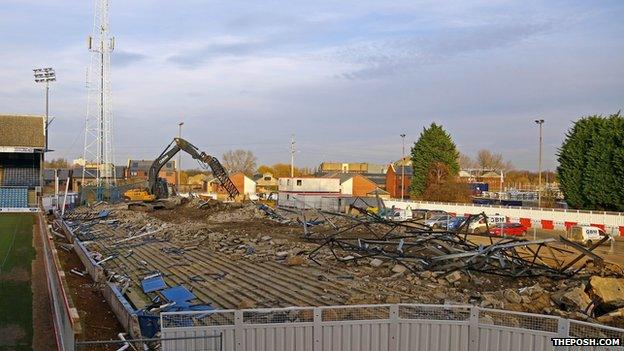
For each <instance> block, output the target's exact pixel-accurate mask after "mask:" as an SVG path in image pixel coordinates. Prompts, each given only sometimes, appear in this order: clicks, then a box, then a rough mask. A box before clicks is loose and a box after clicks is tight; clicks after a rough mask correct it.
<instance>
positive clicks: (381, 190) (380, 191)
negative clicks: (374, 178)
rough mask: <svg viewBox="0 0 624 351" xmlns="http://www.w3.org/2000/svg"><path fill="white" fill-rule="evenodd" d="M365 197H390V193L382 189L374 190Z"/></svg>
mask: <svg viewBox="0 0 624 351" xmlns="http://www.w3.org/2000/svg"><path fill="white" fill-rule="evenodd" d="M366 195H372V196H375V195H390V193H389V192H387V191H385V190H383V189H380V188H376V189H375V190H373V191H371V192H369V193H368V194H366Z"/></svg>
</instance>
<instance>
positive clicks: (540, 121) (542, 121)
mask: <svg viewBox="0 0 624 351" xmlns="http://www.w3.org/2000/svg"><path fill="white" fill-rule="evenodd" d="M535 123H537V124H542V123H544V120H543V119H536V120H535Z"/></svg>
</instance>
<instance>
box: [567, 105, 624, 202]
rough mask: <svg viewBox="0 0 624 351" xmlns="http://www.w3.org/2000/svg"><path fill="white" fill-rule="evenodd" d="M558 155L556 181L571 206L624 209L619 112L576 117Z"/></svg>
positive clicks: (623, 133)
mask: <svg viewBox="0 0 624 351" xmlns="http://www.w3.org/2000/svg"><path fill="white" fill-rule="evenodd" d="M558 156H559V157H558V161H559V167H558V168H557V172H558V175H559V182H560V185H561V190H562V191H563V193H564V195H565V198H566V201H567V203H568V205H570V207H573V208H579V209H588V210H613V211H624V187H623V186H622V184H624V118H622V116H620V113H619V112H618V113H616V114H613V115H610V116H608V117H603V116H588V117H585V118H581V119H580V120H578V121H577V122H576V123H575V124H574V126H573V127H572V128H571V129H570V130H569V131H568V133H567V134H566V139H565V140H564V142H563V144H562V146H561V148H560V149H559V155H558Z"/></svg>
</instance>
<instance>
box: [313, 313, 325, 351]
mask: <svg viewBox="0 0 624 351" xmlns="http://www.w3.org/2000/svg"><path fill="white" fill-rule="evenodd" d="M313 312H314V319H313V321H314V325H313V326H312V337H313V338H314V345H312V350H314V351H321V350H322V349H323V343H322V341H323V340H322V339H323V326H322V325H321V322H322V321H323V315H322V310H321V309H320V308H319V307H314V310H313Z"/></svg>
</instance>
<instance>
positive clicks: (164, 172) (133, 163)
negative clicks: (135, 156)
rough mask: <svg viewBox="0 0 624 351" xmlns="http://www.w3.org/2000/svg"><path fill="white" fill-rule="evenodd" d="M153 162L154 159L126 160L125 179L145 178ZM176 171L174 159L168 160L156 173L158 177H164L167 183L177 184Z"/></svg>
mask: <svg viewBox="0 0 624 351" xmlns="http://www.w3.org/2000/svg"><path fill="white" fill-rule="evenodd" d="M153 162H154V160H128V167H127V168H126V179H143V180H147V178H148V173H149V169H150V167H151V166H152V163H153ZM176 171H177V169H176V164H175V161H169V162H167V163H165V165H164V166H163V167H162V169H161V170H160V172H159V173H158V177H159V178H162V179H165V180H166V181H167V183H169V184H173V185H177V182H178V180H177V176H176Z"/></svg>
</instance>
